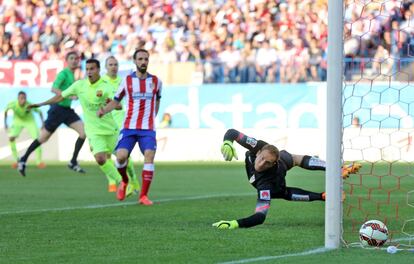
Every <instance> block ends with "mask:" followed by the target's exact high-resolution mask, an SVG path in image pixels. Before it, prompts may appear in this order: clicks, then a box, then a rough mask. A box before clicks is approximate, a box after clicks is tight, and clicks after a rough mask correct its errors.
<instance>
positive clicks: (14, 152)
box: [9, 140, 19, 160]
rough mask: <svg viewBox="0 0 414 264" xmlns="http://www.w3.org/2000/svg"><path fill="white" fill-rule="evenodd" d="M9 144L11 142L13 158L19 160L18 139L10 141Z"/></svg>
mask: <svg viewBox="0 0 414 264" xmlns="http://www.w3.org/2000/svg"><path fill="white" fill-rule="evenodd" d="M9 144H10V149H11V152H12V156H13V159H14V160H18V159H19V156H18V154H17V148H16V141H15V140H13V141H9Z"/></svg>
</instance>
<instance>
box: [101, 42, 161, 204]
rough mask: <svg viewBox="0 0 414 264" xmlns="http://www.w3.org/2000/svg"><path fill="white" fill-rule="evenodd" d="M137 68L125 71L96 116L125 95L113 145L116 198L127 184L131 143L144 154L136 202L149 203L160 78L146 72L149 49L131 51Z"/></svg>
mask: <svg viewBox="0 0 414 264" xmlns="http://www.w3.org/2000/svg"><path fill="white" fill-rule="evenodd" d="M133 59H134V62H135V65H136V67H137V71H135V72H133V73H131V74H129V75H128V76H127V77H126V78H125V79H124V80H123V81H122V83H121V85H120V86H119V89H118V91H117V93H116V94H115V97H114V100H113V101H111V102H110V103H109V104H107V105H106V106H105V107H104V108H102V109H100V110H99V111H98V113H97V114H98V116H103V115H104V114H106V113H108V112H110V111H112V110H113V109H114V108H116V107H119V105H120V101H121V100H122V99H123V98H125V100H126V103H125V106H126V111H125V112H126V113H125V120H124V125H123V129H122V130H121V132H120V136H119V140H118V145H117V146H116V150H117V151H116V159H117V162H116V165H117V168H118V171H119V173H120V174H121V176H122V182H121V183H120V184H119V186H118V190H117V198H118V200H121V201H122V200H124V199H125V192H126V188H127V186H128V176H127V173H126V167H127V163H128V157H129V155H130V153H131V152H132V150H133V149H134V146H135V144H136V143H137V142H138V145H139V148H140V150H141V152H142V154H143V155H144V167H143V170H142V187H141V194H140V196H139V200H138V202H139V203H140V204H143V205H152V201H151V200H149V199H148V196H147V195H148V190H149V187H150V184H151V181H152V178H153V176H154V156H155V151H156V148H157V141H156V137H155V136H156V134H155V117H156V115H157V113H158V109H159V106H160V99H161V91H162V82H161V80H160V79H158V77H157V76H155V75H151V74H149V73H148V72H147V67H148V61H149V53H148V51H147V50H144V49H138V50H136V51H135V53H134V55H133Z"/></svg>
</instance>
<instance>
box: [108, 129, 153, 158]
mask: <svg viewBox="0 0 414 264" xmlns="http://www.w3.org/2000/svg"><path fill="white" fill-rule="evenodd" d="M155 136H156V135H155V131H154V130H143V129H125V128H124V129H122V130H121V132H120V133H119V138H118V144H117V145H116V148H115V149H116V150H118V149H127V150H128V153H131V152H132V150H133V149H134V147H135V144H136V143H137V142H138V146H139V149H140V150H141V153H142V154H144V151H145V150H154V151H155V150H156V149H157V140H156V138H155Z"/></svg>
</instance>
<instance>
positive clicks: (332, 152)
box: [325, 0, 343, 249]
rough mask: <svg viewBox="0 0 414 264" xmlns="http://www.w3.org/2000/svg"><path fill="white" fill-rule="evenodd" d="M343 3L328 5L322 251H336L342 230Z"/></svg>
mask: <svg viewBox="0 0 414 264" xmlns="http://www.w3.org/2000/svg"><path fill="white" fill-rule="evenodd" d="M342 20H343V1H338V0H329V1H328V80H327V93H326V94H327V98H326V100H327V120H326V121H327V122H326V124H327V125H326V129H327V131H326V132H327V133H326V135H327V140H326V174H325V177H326V181H325V182H326V186H325V190H326V203H325V248H330V249H335V248H339V246H340V242H341V230H342V226H341V224H342V203H341V196H342V177H341V163H342V157H341V155H342V154H341V153H342V152H341V148H342V147H341V142H342V86H343V25H342Z"/></svg>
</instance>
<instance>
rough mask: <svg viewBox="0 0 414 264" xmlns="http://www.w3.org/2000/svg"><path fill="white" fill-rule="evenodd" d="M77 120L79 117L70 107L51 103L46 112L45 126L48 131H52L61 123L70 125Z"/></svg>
mask: <svg viewBox="0 0 414 264" xmlns="http://www.w3.org/2000/svg"><path fill="white" fill-rule="evenodd" d="M79 120H81V119H80V117H79V116H78V115H77V114H76V113H75V111H74V110H73V109H72V108H69V107H63V106H60V105H58V104H52V105H51V106H50V108H49V111H48V112H47V119H46V120H45V128H46V130H47V131H49V132H50V133H53V132H55V130H56V129H57V128H58V127H59V126H60V125H61V124H65V125H67V126H70V125H71V124H72V123H75V122H77V121H79Z"/></svg>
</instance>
